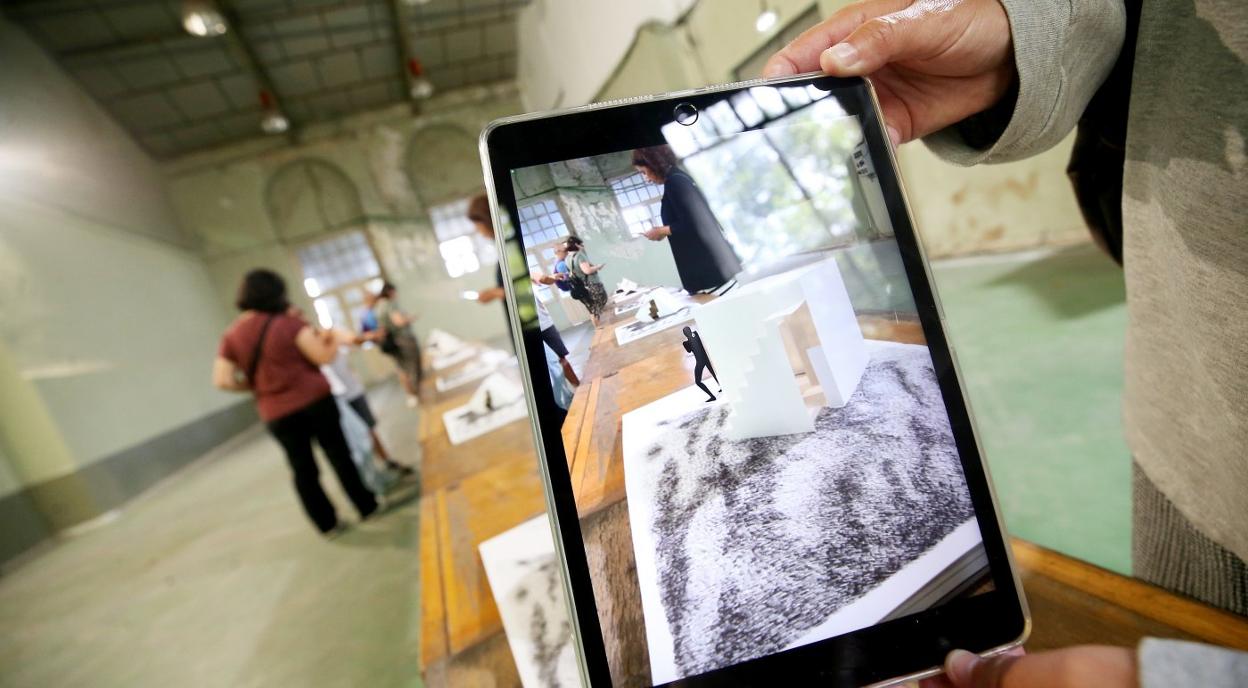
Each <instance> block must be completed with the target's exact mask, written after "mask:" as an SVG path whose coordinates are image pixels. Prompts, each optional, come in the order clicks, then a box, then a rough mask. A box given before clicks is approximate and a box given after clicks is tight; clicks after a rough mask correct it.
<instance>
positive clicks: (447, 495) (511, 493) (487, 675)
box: [421, 314, 1248, 686]
mask: <svg viewBox="0 0 1248 688" xmlns="http://www.w3.org/2000/svg"><path fill="white" fill-rule="evenodd" d="M630 318H631V315H630V314H625V315H622V316H614V314H609V315H608V316H607V317H606V318H605V320H604V325H603V326H602V327H599V328H598V330H597V331H595V333H594V337H593V340H592V345H591V349H590V351H591V353H590V356H589V360H588V362H587V363H586V366H585V370H584V371H582V375H581V377H582V384H581V386H580V387H579V388H578V390H577V393H576V395H575V397H574V398H573V402H572V405H571V408H570V409H569V413H568V419H567V421H565V423H564V429H563V439H564V446H565V447H571V448H572V449H571V450H570V451H568V452H567V454H568V461H569V464H570V465H569V470H570V473H571V476H572V482H573V486H574V489H575V490H576V492H577V497H578V500H577V503H578V511H579V514H580V518H581V527H582V532H583V535H584V536H585V538H586V540H587V541H588V543H590V544H592V545H594V546H592V547H589V548H587V549H588V550H589V551H590V552H591V554H590V558H591V560H590V568H591V571H592V573H593V576H594V584H595V588H596V590H595V598H596V600H595V602H596V603H597V605H598V608H599V612H600V614H604V615H606V616H607V617H608V618H610V619H611V620H612V621H611V624H612V625H613V626H614V627H615V628H619V629H624V631H625V632H628V633H631V635H630V636H628V637H625V638H622V639H620V640H621V641H623V643H622V644H627V645H629V646H631V647H635V648H641V654H640V655H638V654H637V653H634V654H633V655H632V656H625V655H626V653H625V652H623V650H622V649H620V648H619V647H615V648H609V652H610V653H611V654H612V659H613V667H615V668H616V671H617V679H623V678H629V679H633V680H636V679H639V678H641V679H644V677H645V676H646V661H647V660H646V657H645V654H644V648H645V647H646V644H645V637H644V625H643V623H642V620H641V617H640V609H641V605H640V601H639V599H638V597H637V596H638V587H637V582H636V572H635V569H633V568H632V566H631V564H632V561H633V552H632V537H631V531H630V530H629V527H628V518H627V514H628V512H627V502H626V498H625V494H624V477H623V454H622V450H621V441H620V440H621V436H620V421H619V419H620V417H621V416H622V415H623V414H624V413H627V412H628V411H631V410H634V409H636V408H639V407H641V406H644V405H645V404H648V403H650V402H652V401H654V400H656V399H659V398H661V397H663V396H666V395H667V394H670V393H672V392H675V391H677V390H679V389H682V388H684V387H686V386H688V385H690V384H692V374H693V373H692V368H693V363H692V359H691V358H690V357H687V356H686V355H685V352H684V349H683V347H682V346H681V345H680V342H681V340H682V339H683V335H682V334H681V331H680V330H681V328H680V327H673V328H671V329H668V330H664V331H661V332H658V333H655V334H652V335H650V336H648V337H644V338H642V339H640V340H637V341H634V342H631V343H629V344H626V345H624V346H619V345H617V344H616V340H615V335H614V328H615V327H616V326H617V325H618V324H620V323H621V322H624V321H627V320H629V319H630ZM860 325H862V328H863V332H864V334H865V335H866V336H868V337H869V338H873V339H887V340H892V341H901V342H907V343H921V342H922V341H923V337H922V334H921V331H920V330H919V329H918V326H917V323H907V322H894V321H892V320H891V319H889V318H882V317H873V316H864V317H862V318H860ZM443 372H445V371H443ZM474 387H475V386H474V385H466V386H465V387H464V388H463V389H462V390H457V391H452V392H448V393H445V394H442V395H438V394H437V393H436V392H434V393H432V394H431V395H430V397H429V398H430V399H431V401H430V402H427V404H426V409H425V411H426V413H425V414H424V416H423V417H424V422H423V423H422V442H423V444H424V447H425V454H424V459H423V462H422V485H423V487H424V493H423V497H422V504H421V570H422V574H421V579H422V598H423V599H422V605H423V616H422V623H421V629H422V635H421V646H422V647H421V668H422V672H423V673H424V675H425V678H426V682H427V683H428V684H429V685H430V686H459V685H473V686H519V685H520V682H519V677H518V674H517V673H516V668H515V663H514V660H513V659H512V657H511V654H510V651H509V649H508V646H507V642H506V638H505V637H504V635H503V633H502V625H501V621H500V620H499V616H498V610H497V608H496V607H495V605H494V601H493V596H492V595H491V593H490V590H489V585H488V583H487V582H486V580H485V572H484V570H483V569H482V567H481V563H480V557H479V555H478V554H477V545H478V544H480V542H481V541H483V540H485V539H488V538H489V537H492V536H493V535H497V534H498V533H501V532H503V531H506V530H508V529H510V528H512V527H514V526H516V525H519V524H520V523H522V522H524V521H525V520H527V519H529V518H531V517H533V516H535V515H537V514H540V513H542V511H543V509H544V504H543V502H542V489H541V481H540V477H539V476H538V473H537V465H536V456H535V455H534V453H533V450H532V442H531V436H530V434H529V428H528V425H527V424H525V423H520V422H517V423H513V424H511V425H508V426H506V427H505V428H503V429H500V430H497V431H495V432H492V433H489V434H487V435H485V436H483V437H480V438H477V439H475V440H473V441H470V442H467V443H465V444H462V445H459V446H457V447H455V446H451V445H450V443H449V440H448V439H447V437H446V432H445V429H444V428H443V427H442V421H441V414H442V412H444V411H446V410H448V409H450V408H453V407H455V406H459V405H461V404H463V403H465V402H466V401H467V399H468V397H469V396H470V395H471V392H472V390H473V389H474ZM1013 546H1014V551H1015V554H1016V557H1017V562H1018V565H1019V570H1020V576H1021V579H1022V582H1023V588H1024V589H1025V591H1026V593H1027V596H1028V601H1029V603H1030V606H1031V611H1032V616H1033V620H1034V630H1033V632H1032V638H1031V642H1029V643H1028V647H1030V648H1032V649H1034V650H1041V649H1046V648H1052V647H1060V646H1065V645H1071V644H1077V643H1112V644H1119V645H1133V644H1134V643H1136V642H1138V641H1139V639H1140V638H1142V637H1144V636H1156V637H1171V638H1182V639H1190V640H1200V641H1204V642H1212V643H1216V644H1222V645H1227V646H1231V647H1237V648H1240V649H1245V650H1248V620H1245V619H1244V618H1242V617H1238V616H1235V615H1232V614H1229V613H1226V612H1221V611H1219V610H1215V609H1213V608H1210V607H1208V606H1206V605H1203V604H1200V603H1198V602H1194V601H1191V600H1188V599H1186V598H1183V597H1180V596H1178V595H1174V594H1172V593H1169V592H1166V591H1164V590H1161V589H1159V588H1156V587H1153V586H1151V585H1148V584H1145V583H1141V582H1139V581H1136V580H1133V579H1130V578H1127V577H1124V576H1121V575H1118V574H1116V573H1113V572H1110V571H1106V570H1104V569H1100V568H1097V567H1095V566H1092V565H1090V564H1086V563H1084V562H1081V561H1077V560H1074V559H1071V558H1069V557H1066V556H1064V555H1061V554H1058V553H1056V552H1053V551H1051V550H1047V549H1044V548H1042V547H1038V546H1036V545H1033V544H1030V543H1027V542H1025V541H1022V540H1017V539H1016V540H1014V541H1013ZM617 642H618V641H617Z"/></svg>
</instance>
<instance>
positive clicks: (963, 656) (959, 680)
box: [945, 650, 979, 686]
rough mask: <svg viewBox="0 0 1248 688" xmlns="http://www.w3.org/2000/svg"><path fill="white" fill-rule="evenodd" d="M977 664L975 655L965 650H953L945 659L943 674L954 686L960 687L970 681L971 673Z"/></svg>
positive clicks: (977, 658)
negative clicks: (946, 675)
mask: <svg viewBox="0 0 1248 688" xmlns="http://www.w3.org/2000/svg"><path fill="white" fill-rule="evenodd" d="M978 663H979V657H977V656H976V655H973V654H971V653H969V652H967V651H966V650H954V651H953V652H950V653H949V656H948V657H946V658H945V673H946V674H948V675H949V680H950V681H951V682H952V683H953V684H954V685H955V686H960V685H963V684H965V683H966V682H967V681H970V680H971V671H972V670H973V669H974V668H975V665H976V664H978Z"/></svg>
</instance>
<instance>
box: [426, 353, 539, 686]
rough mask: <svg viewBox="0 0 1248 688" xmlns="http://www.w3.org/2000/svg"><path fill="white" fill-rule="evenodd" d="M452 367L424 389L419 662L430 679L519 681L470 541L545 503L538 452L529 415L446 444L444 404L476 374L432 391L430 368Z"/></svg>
mask: <svg viewBox="0 0 1248 688" xmlns="http://www.w3.org/2000/svg"><path fill="white" fill-rule="evenodd" d="M465 363H467V362H465ZM461 365H464V364H461ZM455 369H456V367H452V368H448V369H446V370H442V371H438V373H436V374H433V373H431V374H430V375H429V376H427V378H428V379H427V381H426V383H425V386H424V388H423V389H422V390H421V395H422V406H421V428H420V440H421V447H422V458H421V467H420V475H421V500H420V558H421V567H420V568H421V576H420V577H421V581H420V582H421V612H422V613H421V641H420V642H421V652H420V666H421V672H422V673H423V674H424V677H425V681H426V683H427V684H428V685H430V686H468V685H472V686H489V685H517V686H518V685H519V682H520V679H519V675H518V674H517V673H516V667H515V662H514V661H513V660H512V658H511V651H510V649H509V648H508V646H507V639H506V637H505V636H504V635H503V626H502V621H501V619H500V618H499V615H498V608H497V607H496V606H495V604H494V596H493V594H492V592H491V591H490V586H489V582H488V581H487V580H486V577H485V569H484V568H483V567H482V564H481V556H480V554H479V553H478V552H477V546H478V545H480V544H481V543H482V542H484V541H485V540H488V539H489V538H492V537H494V536H495V535H498V534H500V533H503V532H505V531H507V530H510V529H511V528H513V527H515V526H517V525H519V524H521V523H523V522H524V521H527V520H529V519H530V518H533V517H534V516H537V515H539V514H541V513H543V512H544V511H545V508H546V504H545V498H544V496H543V491H542V482H541V477H540V475H539V474H538V470H537V455H536V454H535V452H534V451H533V436H532V433H531V431H530V430H529V425H528V422H527V421H516V422H514V423H509V424H507V425H505V426H503V427H501V428H498V429H496V430H493V431H491V432H488V433H486V434H484V435H481V436H480V437H476V438H473V439H471V440H469V441H467V442H464V443H462V444H459V445H452V444H451V441H450V438H449V437H447V434H446V428H445V426H444V425H443V423H442V414H443V413H445V412H446V411H449V410H450V409H453V408H456V407H458V406H462V405H463V404H465V403H467V402H468V400H469V398H470V397H471V396H472V393H473V392H474V391H475V390H476V388H477V385H478V384H480V381H475V382H473V383H468V384H466V385H464V386H462V387H460V388H457V389H453V390H447V391H446V392H438V391H437V390H436V389H435V388H434V384H433V381H432V378H433V377H434V376H435V375H446V374H449V373H451V372H453V371H454V370H455Z"/></svg>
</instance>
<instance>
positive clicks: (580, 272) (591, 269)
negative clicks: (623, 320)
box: [556, 235, 607, 323]
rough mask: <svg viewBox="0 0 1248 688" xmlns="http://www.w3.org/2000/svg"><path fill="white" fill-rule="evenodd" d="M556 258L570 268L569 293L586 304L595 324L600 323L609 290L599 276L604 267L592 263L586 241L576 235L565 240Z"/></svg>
mask: <svg viewBox="0 0 1248 688" xmlns="http://www.w3.org/2000/svg"><path fill="white" fill-rule="evenodd" d="M556 256H557V257H558V258H559V260H561V261H563V262H564V263H565V264H567V266H568V281H569V282H570V283H571V284H572V288H571V289H570V290H569V292H568V293H570V294H571V295H572V298H574V299H576V300H577V301H580V302H581V303H583V304H585V308H586V309H588V310H589V313H590V315H592V316H594V322H595V323H597V322H599V321H600V319H601V318H602V312H603V311H604V310H605V309H606V307H607V289H606V287H604V286H603V284H602V277H600V276H599V275H598V273H599V272H600V271H602V268H603V266H602V265H601V264H599V265H595V264H594V263H592V262H590V260H589V254H588V253H587V252H586V251H585V241H584V240H583V239H581V238H580V237H578V236H575V235H572V236H568V237H566V238H564V240H563V245H562V246H561V247H560V249H559V250H557V251H556Z"/></svg>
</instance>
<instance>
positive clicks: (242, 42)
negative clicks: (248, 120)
mask: <svg viewBox="0 0 1248 688" xmlns="http://www.w3.org/2000/svg"><path fill="white" fill-rule="evenodd" d="M217 9H219V10H221V14H222V15H223V16H224V17H225V23H226V25H227V26H228V27H229V30H228V31H226V32H225V35H224V36H222V38H223V39H224V40H225V43H226V45H227V46H228V47H229V50H230V52H231V53H232V54H233V55H234V59H236V60H237V61H238V63H239V65H240V66H242V67H243V69H245V70H247V72H248V73H249V74H251V77H252V78H253V79H255V81H256V84H258V85H259V86H260V90H262V91H265V92H267V93H268V94H269V95H270V96H271V97H272V98H273V107H274V108H276V109H277V111H278V112H280V113H282V116H284V117H285V118H286V121H287V122H288V123H289V127H287V129H286V140H287V141H289V142H290V143H292V144H293V143H295V132H296V131H297V130H298V128H299V124H300V123H299V122H296V121H295V119H294V118H293V117H291V114H290V112H289V111H288V110H286V108H284V107H282V96H281V94H280V93H278V91H277V87H276V86H275V85H274V84H273V77H271V76H269V72H268V71H267V70H266V69H265V68H264V64H263V63H262V62H260V58H259V57H257V56H256V51H255V49H254V48H252V47H251V42H250V41H248V40H247V36H246V35H244V33H243V23H242V22H241V21H239V18H238V12H237V11H235V9H234V5H233V3H232V2H231V1H230V0H217ZM259 98H260V94H259V93H257V94H256V99H257V100H259Z"/></svg>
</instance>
